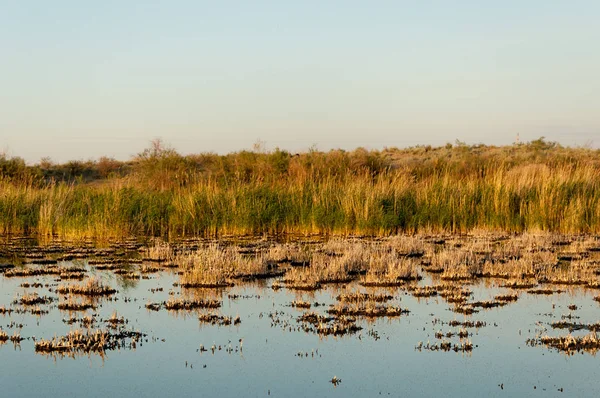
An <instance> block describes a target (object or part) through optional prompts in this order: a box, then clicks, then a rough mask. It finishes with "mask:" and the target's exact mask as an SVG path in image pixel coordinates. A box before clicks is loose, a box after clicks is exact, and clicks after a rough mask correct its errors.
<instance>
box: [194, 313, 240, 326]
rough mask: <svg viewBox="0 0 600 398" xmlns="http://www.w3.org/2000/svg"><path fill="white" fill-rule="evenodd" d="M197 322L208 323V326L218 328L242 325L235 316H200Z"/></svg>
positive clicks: (238, 317)
mask: <svg viewBox="0 0 600 398" xmlns="http://www.w3.org/2000/svg"><path fill="white" fill-rule="evenodd" d="M198 320H199V321H200V322H201V323H208V324H210V325H218V326H229V325H236V326H237V325H239V324H240V323H242V320H241V319H240V316H239V315H237V316H236V317H235V318H233V317H231V316H222V315H217V314H201V315H199V316H198Z"/></svg>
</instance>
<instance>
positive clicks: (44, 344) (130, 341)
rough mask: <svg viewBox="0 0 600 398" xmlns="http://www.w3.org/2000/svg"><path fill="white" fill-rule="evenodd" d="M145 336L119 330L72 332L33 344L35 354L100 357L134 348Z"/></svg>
mask: <svg viewBox="0 0 600 398" xmlns="http://www.w3.org/2000/svg"><path fill="white" fill-rule="evenodd" d="M143 336H145V335H144V334H143V333H140V332H134V331H127V330H119V331H117V332H110V331H106V330H87V331H85V332H82V331H81V330H72V331H70V332H69V333H67V334H66V335H65V336H55V337H53V338H52V339H51V340H45V339H40V340H37V341H36V342H35V352H36V353H42V354H53V353H57V354H60V355H70V356H73V355H75V354H89V353H95V354H100V355H102V354H103V353H104V352H105V351H108V350H115V349H119V348H121V347H124V346H125V344H127V347H128V348H135V347H136V343H137V342H138V341H139V339H141V338H142V337H143Z"/></svg>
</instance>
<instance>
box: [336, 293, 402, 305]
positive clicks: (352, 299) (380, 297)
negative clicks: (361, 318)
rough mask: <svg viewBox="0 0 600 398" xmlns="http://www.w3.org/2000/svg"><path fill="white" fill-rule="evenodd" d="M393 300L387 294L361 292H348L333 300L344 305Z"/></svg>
mask: <svg viewBox="0 0 600 398" xmlns="http://www.w3.org/2000/svg"><path fill="white" fill-rule="evenodd" d="M393 298H394V296H391V295H389V294H375V293H361V292H350V293H343V294H340V295H339V296H337V297H336V298H335V299H336V300H337V301H340V302H344V303H364V302H368V301H370V302H375V303H385V302H387V301H390V300H392V299H393Z"/></svg>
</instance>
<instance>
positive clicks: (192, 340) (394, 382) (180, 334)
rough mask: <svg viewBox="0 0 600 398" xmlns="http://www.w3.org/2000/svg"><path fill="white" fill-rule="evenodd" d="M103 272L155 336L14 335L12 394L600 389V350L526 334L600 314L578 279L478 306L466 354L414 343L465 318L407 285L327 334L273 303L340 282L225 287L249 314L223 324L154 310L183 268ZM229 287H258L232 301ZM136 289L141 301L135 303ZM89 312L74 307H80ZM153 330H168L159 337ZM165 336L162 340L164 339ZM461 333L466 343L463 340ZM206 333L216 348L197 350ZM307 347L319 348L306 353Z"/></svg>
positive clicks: (4, 283)
mask: <svg viewBox="0 0 600 398" xmlns="http://www.w3.org/2000/svg"><path fill="white" fill-rule="evenodd" d="M98 275H99V276H101V277H102V278H103V279H104V280H105V281H111V283H113V284H116V285H118V286H119V287H118V288H119V293H118V294H117V295H116V297H117V298H118V301H104V302H103V305H102V307H100V308H98V313H99V317H100V318H108V317H109V316H110V315H111V314H112V312H113V310H115V309H116V310H117V311H118V313H119V315H120V316H124V317H125V318H126V319H128V320H129V327H130V328H133V329H134V330H138V329H139V330H140V331H142V332H145V333H148V340H149V342H148V343H144V344H143V345H142V346H141V347H138V349H137V350H136V351H127V350H125V351H109V352H108V353H107V355H106V359H105V360H104V361H103V360H102V359H101V358H100V357H98V356H95V355H92V356H91V357H87V356H84V357H80V358H78V359H76V360H73V359H70V358H64V359H58V360H56V361H55V360H53V359H52V358H47V357H44V356H42V355H36V354H35V353H34V347H33V341H31V340H25V341H23V342H22V343H21V347H20V348H17V349H13V345H12V344H11V343H10V342H8V343H7V344H4V345H3V346H1V347H0V382H1V384H2V391H3V393H2V395H3V396H6V397H12V396H39V395H44V396H49V397H50V396H61V397H63V396H65V397H66V396H115V395H116V396H127V395H137V396H200V395H208V396H217V395H218V396H223V397H227V396H240V397H241V396H267V394H268V392H269V391H270V393H271V395H272V396H286V397H287V396H340V397H347V396H357V397H364V396H375V395H377V396H378V395H379V393H380V392H381V394H382V396H388V395H390V396H481V395H484V394H485V395H490V396H535V395H543V396H547V395H561V393H560V392H559V391H558V388H564V394H565V395H562V396H566V395H568V396H596V395H597V394H598V393H600V382H599V381H598V379H597V377H596V376H597V371H596V369H597V365H598V359H597V358H596V357H595V356H592V355H589V354H584V355H580V354H576V355H574V356H570V357H568V356H566V355H564V354H560V353H558V352H556V351H549V350H547V349H546V348H544V347H541V346H538V347H528V346H527V345H526V343H525V342H526V340H527V339H528V338H532V337H535V334H536V331H539V330H540V327H539V326H536V322H537V321H541V322H542V323H544V324H545V326H546V327H548V323H550V322H552V321H554V320H557V319H560V317H561V315H562V314H568V313H569V312H570V311H569V310H568V309H567V306H568V305H569V304H573V303H575V304H577V305H578V306H579V309H578V310H577V311H575V312H574V314H576V315H577V316H580V317H581V318H580V319H575V320H574V321H580V322H596V321H598V320H599V319H600V317H599V316H598V310H599V308H598V303H596V302H594V301H593V300H592V297H593V295H594V294H597V292H583V291H581V290H575V291H574V292H572V293H564V294H560V295H553V296H549V297H547V296H532V295H528V294H527V293H524V292H523V293H522V294H521V298H520V300H519V301H518V302H517V303H514V304H511V305H509V306H507V307H504V308H499V309H491V310H487V311H481V312H480V313H478V314H474V315H473V316H471V317H468V318H469V319H474V320H484V321H486V322H487V326H486V327H484V328H481V329H469V331H470V332H472V333H473V336H472V337H471V341H472V342H473V344H474V345H475V348H474V350H473V352H472V353H471V354H457V353H454V352H428V351H422V352H419V351H416V350H415V348H414V347H415V345H416V344H417V343H418V342H419V341H423V342H427V341H428V340H429V341H430V342H432V343H434V342H436V341H437V340H436V339H435V337H434V333H435V332H436V331H438V330H440V329H441V330H442V331H444V332H447V331H449V330H451V329H452V330H454V331H458V329H459V328H450V327H449V326H448V325H441V324H439V323H438V324H436V325H433V324H432V321H433V319H434V318H438V319H440V320H442V321H446V322H447V321H449V320H452V319H459V320H462V319H464V318H465V317H464V316H463V315H458V314H454V313H453V312H451V311H450V310H449V305H448V304H446V303H445V302H444V301H443V300H442V299H441V298H435V297H434V298H430V299H420V300H417V299H415V298H413V297H412V296H410V295H406V294H404V292H402V291H398V292H397V297H398V299H397V300H396V301H393V302H392V303H395V304H399V305H400V306H402V307H406V308H408V309H410V310H411V313H410V314H409V315H407V316H403V317H400V318H392V319H378V320H376V321H374V322H366V321H359V325H360V326H362V327H363V330H362V331H361V332H360V333H359V334H357V335H354V336H349V337H338V338H334V337H326V338H319V337H318V336H317V335H312V334H305V333H303V332H289V331H287V330H285V331H284V330H283V329H282V327H281V326H279V325H278V326H274V327H271V319H270V318H269V316H268V314H269V313H270V312H273V311H283V314H281V315H280V316H279V319H280V320H282V321H285V320H290V321H291V322H290V325H291V326H292V327H294V326H297V323H296V322H295V318H296V317H297V316H298V315H300V314H301V311H300V310H296V309H294V308H291V307H289V306H288V305H289V303H290V302H291V301H292V300H294V299H298V298H304V299H309V300H310V301H315V300H316V301H318V302H327V303H330V302H331V300H332V298H331V297H332V296H333V297H335V296H336V295H337V294H339V293H340V290H339V289H337V288H333V287H331V288H328V289H326V290H323V291H320V292H316V293H303V294H302V293H297V292H289V291H286V290H281V291H278V292H274V291H272V290H270V289H262V288H260V287H259V285H253V284H249V285H245V286H236V287H235V288H232V289H229V290H228V291H226V292H223V293H221V295H222V297H223V300H224V301H223V307H222V308H221V311H220V312H221V313H222V314H223V315H231V316H235V315H237V314H239V315H240V316H241V318H242V324H241V325H240V326H239V327H234V326H231V327H216V326H209V325H201V324H200V323H199V322H198V320H197V316H196V314H195V313H191V314H185V313H183V312H181V313H178V314H177V315H175V314H172V313H169V312H167V311H165V310H161V311H160V312H149V311H147V310H146V309H145V307H144V305H145V304H146V303H147V302H149V301H154V302H157V301H163V300H167V299H168V298H169V297H170V296H169V295H168V291H169V290H174V291H175V292H179V288H173V287H172V283H173V282H174V281H175V280H176V277H175V276H173V275H171V274H169V273H162V274H160V275H154V276H153V278H154V279H151V280H141V281H139V282H137V283H134V284H133V285H131V284H129V286H123V285H122V284H119V280H118V279H115V277H114V276H113V275H112V274H111V273H109V272H98ZM33 280H38V281H42V282H49V281H52V280H53V279H52V278H51V277H48V278H34V279H29V280H28V281H29V282H32V281H33ZM24 281H25V279H21V278H14V279H5V278H3V277H2V278H0V305H5V306H7V305H9V304H10V302H11V301H12V300H13V299H14V298H15V295H16V293H17V292H23V291H25V290H24V289H22V288H20V287H18V285H19V284H20V283H22V282H24ZM424 282H427V281H424ZM155 287H163V288H164V291H163V292H157V293H151V292H150V289H151V288H155ZM473 289H474V292H475V297H474V298H475V299H476V300H485V299H491V298H493V296H494V295H496V294H499V293H501V292H506V291H507V290H506V289H500V288H495V287H492V288H487V287H486V286H485V285H484V284H479V285H477V286H474V287H473ZM27 290H28V291H32V289H27ZM37 290H38V291H39V292H40V294H41V295H44V294H48V292H47V289H46V288H41V289H37ZM228 293H229V294H239V295H242V296H250V298H239V299H236V300H230V299H228V297H227V294H228ZM205 294H206V295H205V298H214V295H215V294H217V295H219V293H215V292H211V291H207V292H206V293H205ZM52 295H53V294H52ZM192 296H193V294H190V297H192ZM258 296H260V298H258ZM126 297H127V298H131V299H132V301H130V302H125V301H124V300H123V299H124V298H126ZM175 297H179V296H177V295H176V296H175ZM553 304H554V305H555V308H553ZM53 305H54V306H55V305H56V303H54V304H53ZM326 308H327V307H319V308H317V309H316V311H319V312H324V311H325V309H326ZM261 313H262V314H263V316H262V317H261V316H260V314H261ZM82 314H83V313H77V314H76V315H77V316H78V317H81V316H82ZM64 317H67V314H66V313H60V312H59V311H57V310H56V309H53V310H52V311H51V313H50V314H49V315H46V316H43V317H41V318H36V317H33V316H30V315H21V314H14V313H13V314H12V316H10V317H9V316H0V325H1V326H2V327H3V328H4V330H5V331H6V332H7V333H8V334H9V335H12V333H13V329H8V328H7V326H8V325H9V324H10V322H11V321H15V322H17V323H23V324H24V325H25V326H24V327H23V329H22V331H21V334H22V335H23V336H24V337H31V336H36V337H37V338H51V337H52V336H54V335H55V334H57V335H62V334H65V333H66V331H67V330H68V329H69V327H68V326H67V325H66V324H64V323H63V322H62V321H61V319H62V318H64ZM495 324H496V325H497V326H494V325H495ZM370 330H375V331H376V332H377V333H378V334H379V337H380V339H379V340H375V339H374V338H373V337H372V336H370V335H369V331H370ZM519 331H520V332H521V333H519ZM565 333H567V331H564V330H563V331H558V330H557V331H553V330H551V329H550V330H548V334H552V335H557V334H565ZM583 333H585V332H583ZM359 336H360V338H359ZM152 337H157V338H158V340H157V341H154V342H153V341H152ZM163 338H164V339H165V341H164V342H162V341H161V340H160V339H163ZM240 338H243V353H241V352H237V353H236V352H235V351H234V352H233V353H231V354H229V353H227V352H226V348H227V347H228V344H229V341H231V346H232V348H234V350H235V348H236V347H237V346H239V343H238V341H239V339H240ZM452 341H453V342H458V339H457V338H453V339H452ZM201 344H202V345H204V347H205V348H207V349H208V352H204V353H199V352H198V351H197V350H198V349H199V347H200V345H201ZM213 344H215V345H217V346H218V345H221V346H222V350H221V351H219V350H217V351H216V352H215V354H214V355H213V354H211V351H210V347H211V346H212V345H213ZM313 350H315V351H316V350H318V355H315V356H314V357H313V356H312V355H311V352H312V351H313ZM298 352H308V353H309V355H308V357H302V358H301V357H298V356H297V353H298ZM186 361H187V363H188V367H186ZM204 365H206V368H204V367H203V366H204ZM191 366H193V368H191ZM334 375H335V376H337V377H338V378H341V380H342V383H341V384H340V385H338V386H337V387H336V388H334V386H333V385H332V384H331V383H329V382H328V381H329V380H330V379H331V378H332V377H333V376H334ZM500 384H503V387H504V389H503V390H502V389H501V388H500V387H499V385H500ZM534 386H536V387H537V388H536V389H534ZM544 389H546V391H544Z"/></svg>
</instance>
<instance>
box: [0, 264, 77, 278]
mask: <svg viewBox="0 0 600 398" xmlns="http://www.w3.org/2000/svg"><path fill="white" fill-rule="evenodd" d="M86 272H87V271H86V270H85V268H81V267H59V266H57V265H50V266H48V267H44V268H38V267H26V268H13V269H10V270H8V271H6V272H5V273H4V276H5V277H7V278H15V277H21V278H26V277H33V276H44V275H61V274H63V275H67V274H82V273H83V274H84V273H86Z"/></svg>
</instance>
